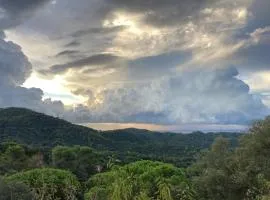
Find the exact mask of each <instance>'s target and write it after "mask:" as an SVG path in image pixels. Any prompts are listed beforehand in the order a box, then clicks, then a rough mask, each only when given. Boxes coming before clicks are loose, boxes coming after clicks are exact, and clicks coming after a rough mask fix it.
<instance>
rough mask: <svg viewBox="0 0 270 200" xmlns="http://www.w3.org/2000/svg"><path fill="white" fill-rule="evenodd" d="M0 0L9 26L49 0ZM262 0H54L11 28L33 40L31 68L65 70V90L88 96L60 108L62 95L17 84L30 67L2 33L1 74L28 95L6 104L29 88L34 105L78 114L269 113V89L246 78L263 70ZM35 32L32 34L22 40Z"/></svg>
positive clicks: (223, 119) (203, 118)
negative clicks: (56, 98)
mask: <svg viewBox="0 0 270 200" xmlns="http://www.w3.org/2000/svg"><path fill="white" fill-rule="evenodd" d="M0 2H1V6H0V7H1V9H2V11H3V15H2V16H3V17H2V19H1V18H0V19H1V20H0V27H3V28H10V27H14V26H16V25H18V24H20V22H21V21H22V20H25V19H26V18H28V17H29V16H31V15H32V14H33V13H34V11H36V10H37V9H38V8H39V7H40V6H42V5H43V4H44V3H46V2H48V1H45V0H40V1H34V0H28V1H24V2H22V1H15V0H14V1H8V0H2V1H1V0H0ZM268 2H269V1H268V0H226V1H224V0H215V1H214V0H182V1H180V0H147V1H146V0H144V1H143V0H129V1H127V0H99V1H96V0H78V1H73V0H57V1H53V3H51V4H50V3H49V4H47V6H46V7H45V9H44V10H40V12H38V13H37V15H36V17H34V18H32V20H30V21H29V22H27V23H26V24H25V25H24V26H20V27H18V28H17V29H16V31H13V32H12V31H11V33H12V34H13V35H15V36H16V37H14V38H17V39H18V38H19V39H18V41H21V44H24V45H25V46H26V47H27V46H28V47H29V49H30V50H31V48H30V47H32V51H29V52H30V53H29V56H28V57H29V58H30V59H31V60H34V61H35V65H34V66H33V67H34V71H35V73H39V74H41V75H42V77H43V78H45V79H46V78H48V79H50V78H52V77H61V79H63V80H64V82H65V83H66V85H65V87H66V89H67V90H69V91H70V92H72V93H73V94H74V95H77V96H80V97H82V99H87V100H86V101H85V102H83V101H82V104H81V105H76V106H74V107H75V109H74V111H73V112H70V111H66V110H65V111H63V109H64V108H63V105H62V104H61V102H53V101H50V100H46V101H42V95H43V93H42V91H41V90H39V89H29V90H27V89H25V88H22V87H20V86H19V85H21V84H22V83H23V82H24V81H25V79H27V78H28V77H29V74H30V73H31V65H30V64H29V61H28V59H27V57H26V56H24V55H23V53H22V52H21V50H20V48H19V47H18V46H16V45H14V44H13V43H11V42H6V40H4V39H2V40H1V41H2V45H4V46H5V47H4V46H3V48H2V51H3V55H4V54H5V55H9V56H3V61H2V62H3V63H4V64H3V66H7V65H12V67H11V68H7V67H2V71H1V73H3V74H8V76H4V77H6V78H3V79H2V80H3V81H2V82H3V85H4V83H5V84H6V86H5V88H7V87H9V88H16V89H18V88H19V89H20V90H16V91H15V90H12V91H13V93H12V94H13V95H14V96H16V94H17V96H21V97H20V98H22V95H21V94H23V93H24V94H27V95H25V96H24V100H23V101H20V102H16V103H14V102H15V101H13V103H12V104H14V105H22V102H30V100H26V96H27V97H30V96H31V99H32V100H34V99H35V102H31V105H36V107H37V108H39V109H47V110H50V109H51V110H52V108H53V109H58V110H60V111H61V112H64V117H65V118H67V119H69V120H71V121H74V122H93V121H94V122H144V123H145V122H149V123H159V124H183V123H205V124H207V123H217V124H229V123H238V124H245V123H248V122H250V121H252V120H253V119H256V118H260V117H263V116H265V115H267V114H269V109H268V108H267V107H266V106H265V105H264V104H263V103H262V100H263V102H264V103H265V102H266V100H267V99H269V98H268V96H269V95H268V93H269V94H270V92H267V91H269V89H268V90H267V88H264V89H263V91H264V93H263V94H262V93H260V92H259V93H258V91H255V90H254V81H250V79H251V77H258V76H259V77H261V73H262V74H267V73H266V72H265V71H267V70H269V64H270V60H269V56H268V54H267V53H268V49H269V44H270V43H269V35H270V34H269V33H270V31H269V25H270V24H269V19H268V18H269V17H268V16H269V12H266V8H267V5H268V4H269V3H268ZM33 33H34V36H35V40H29V39H28V40H27V36H28V35H30V36H31V34H33ZM12 34H11V35H12ZM2 35H3V34H2ZM2 38H3V37H2ZM44 38H45V39H44ZM34 46H35V47H37V48H33V47H34ZM41 46H42V47H44V50H43V49H39V47H41ZM6 47H9V48H6ZM37 53H38V55H39V56H36V54H37ZM4 58H5V59H4ZM36 63H37V64H36ZM40 63H41V64H40ZM231 66H234V67H231ZM7 69H9V70H7ZM251 73H255V74H254V75H251ZM257 73H259V75H258V74H257ZM263 77H265V76H263ZM243 80H244V81H243ZM263 80H266V79H263ZM247 83H249V84H250V85H247ZM266 83H268V82H267V81H264V83H262V84H261V85H263V86H264V87H268V86H267V84H266ZM261 85H260V88H262V86H261ZM256 87H257V88H258V87H259V86H258V85H257V86H256ZM250 88H251V89H250ZM3 91H4V90H3ZM6 91H7V90H6ZM3 94H4V93H3ZM5 94H11V93H8V92H7V93H5ZM19 94H20V95H19ZM2 96H3V95H2ZM6 96H7V95H6ZM6 99H8V98H6ZM2 102H5V103H3V105H7V104H8V103H10V102H7V101H4V100H2ZM22 106H26V107H27V106H28V105H27V103H25V104H23V105H22ZM49 108H50V109H49ZM58 112H59V111H58Z"/></svg>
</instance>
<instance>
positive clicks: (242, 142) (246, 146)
mask: <svg viewBox="0 0 270 200" xmlns="http://www.w3.org/2000/svg"><path fill="white" fill-rule="evenodd" d="M0 150H1V153H0V163H1V166H0V173H1V174H2V178H1V179H0V199H1V200H2V199H3V200H9V199H20V200H24V199H25V200H26V199H27V200H29V199H33V200H41V199H46V200H50V199H54V200H55V199H59V200H71V199H72V200H75V199H78V200H79V199H85V200H268V199H270V156H269V155H270V117H269V118H266V119H265V120H263V121H259V122H257V123H255V124H254V126H253V127H252V128H251V129H250V131H249V134H247V135H244V136H242V137H241V138H240V139H239V145H238V146H237V147H233V146H232V145H230V140H228V139H226V138H224V137H219V138H217V139H216V140H215V142H214V143H213V144H212V146H211V148H210V149H209V150H206V151H202V152H201V153H200V156H199V157H198V160H197V161H196V162H195V163H194V164H193V165H191V166H189V167H187V168H178V167H175V166H174V165H172V164H166V163H162V162H157V161H146V160H141V161H137V162H133V163H129V164H123V163H121V161H120V160H118V159H116V158H115V157H114V156H110V155H108V154H106V153H103V152H99V151H96V150H94V149H92V148H90V147H82V146H74V147H65V146H57V147H54V148H53V149H51V150H47V149H36V148H31V147H29V146H24V145H19V144H16V143H3V144H1V147H0ZM179 156H181V155H179Z"/></svg>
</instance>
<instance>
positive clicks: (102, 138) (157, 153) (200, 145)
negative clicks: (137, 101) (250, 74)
mask: <svg viewBox="0 0 270 200" xmlns="http://www.w3.org/2000/svg"><path fill="white" fill-rule="evenodd" d="M220 135H222V136H223V137H225V138H229V139H230V140H231V141H232V144H233V145H236V143H237V138H238V137H239V136H240V135H241V134H239V133H207V134H205V133H202V132H196V133H191V134H176V133H159V132H151V131H147V130H139V129H133V128H131V129H123V130H114V131H104V132H103V131H97V130H94V129H91V128H87V127H84V126H79V125H75V124H72V123H69V122H66V121H64V120H61V119H58V118H54V117H51V116H47V115H44V114H41V113H37V112H33V111H31V110H28V109H22V108H7V109H0V140H1V142H3V141H16V142H19V143H23V144H28V145H32V146H43V147H46V148H51V147H54V146H57V145H66V146H73V145H81V146H91V147H93V148H95V149H97V150H100V151H110V152H114V153H115V155H116V156H117V157H118V158H119V159H120V160H123V161H124V162H126V163H128V162H132V161H135V160H138V159H151V160H161V161H164V162H171V163H174V164H176V165H178V166H187V165H189V164H190V163H191V162H193V161H194V159H195V156H196V154H197V153H198V152H199V151H201V150H202V149H206V148H208V147H209V146H210V145H211V144H212V142H213V141H214V139H215V138H216V137H218V136H220Z"/></svg>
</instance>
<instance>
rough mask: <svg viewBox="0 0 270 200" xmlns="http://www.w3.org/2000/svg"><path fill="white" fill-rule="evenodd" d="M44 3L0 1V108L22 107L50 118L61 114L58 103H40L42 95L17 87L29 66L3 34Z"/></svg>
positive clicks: (28, 73) (21, 82)
mask: <svg viewBox="0 0 270 200" xmlns="http://www.w3.org/2000/svg"><path fill="white" fill-rule="evenodd" d="M45 2H46V1H44V0H41V1H36V0H27V1H17V0H13V1H10V0H1V1H0V8H1V9H2V10H1V11H2V12H3V13H2V15H1V18H0V35H1V36H0V107H26V108H31V109H34V110H37V111H40V112H45V113H48V114H52V115H58V114H60V113H63V111H64V105H63V103H62V102H60V101H51V100H50V99H46V100H44V101H43V91H42V90H41V89H38V88H31V89H27V88H24V87H21V85H22V84H23V83H24V82H25V81H26V80H27V79H28V78H29V77H30V75H31V73H32V65H31V63H30V62H29V60H28V58H27V57H26V56H25V55H24V53H23V52H22V49H21V47H20V46H19V45H17V44H15V43H13V42H11V41H7V40H6V38H5V33H4V30H5V29H6V28H11V27H13V26H15V25H18V24H19V23H20V22H21V21H23V20H24V18H25V17H29V16H30V15H31V14H32V13H33V12H34V11H35V10H36V9H37V8H38V7H39V6H41V5H42V4H44V3H45Z"/></svg>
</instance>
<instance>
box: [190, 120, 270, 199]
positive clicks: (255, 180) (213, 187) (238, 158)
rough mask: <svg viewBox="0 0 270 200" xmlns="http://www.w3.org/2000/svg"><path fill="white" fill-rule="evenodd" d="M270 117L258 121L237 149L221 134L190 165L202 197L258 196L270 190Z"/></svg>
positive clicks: (267, 194) (258, 197)
mask: <svg viewBox="0 0 270 200" xmlns="http://www.w3.org/2000/svg"><path fill="white" fill-rule="evenodd" d="M269 155H270V117H267V118H266V119H265V120H261V121H258V122H256V123H255V124H254V125H253V127H252V128H251V129H250V131H249V134H247V135H244V136H243V137H242V138H241V139H240V141H239V146H238V147H237V148H236V149H234V150H233V151H232V150H231V149H230V145H228V141H227V140H226V139H224V138H219V139H217V140H216V142H215V143H214V144H213V145H212V148H211V150H210V151H208V152H207V153H205V155H204V156H202V158H201V159H200V160H199V161H198V162H197V163H196V164H195V165H194V166H193V167H192V168H191V169H190V171H191V172H192V173H191V174H193V176H194V177H193V182H194V185H195V186H196V190H197V192H198V197H197V199H202V200H206V199H207V200H216V199H219V200H239V199H244V200H257V199H267V198H269V194H270V184H269V183H270V157H269Z"/></svg>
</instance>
